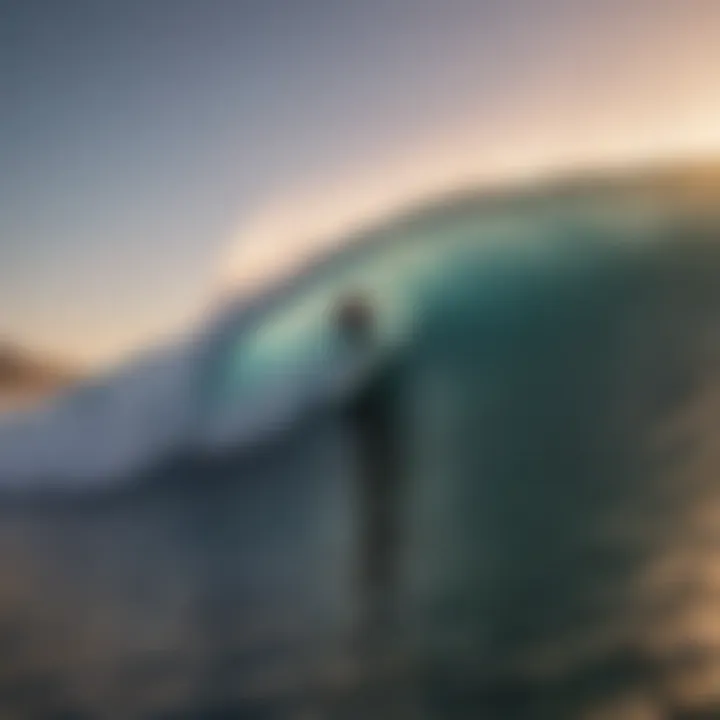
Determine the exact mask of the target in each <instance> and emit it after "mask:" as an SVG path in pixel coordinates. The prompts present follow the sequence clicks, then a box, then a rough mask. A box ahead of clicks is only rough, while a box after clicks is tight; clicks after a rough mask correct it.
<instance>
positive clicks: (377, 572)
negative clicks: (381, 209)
mask: <svg viewBox="0 0 720 720" xmlns="http://www.w3.org/2000/svg"><path fill="white" fill-rule="evenodd" d="M336 326H337V328H338V332H339V335H340V337H341V339H342V340H343V342H344V343H345V345H346V348H347V349H348V350H349V352H350V353H351V354H352V356H353V357H354V358H356V359H357V360H358V361H359V362H360V363H361V364H363V365H364V372H363V373H362V377H361V379H360V382H359V384H358V387H357V388H356V391H355V392H354V393H353V395H352V397H350V398H349V400H348V401H346V404H345V405H344V414H345V419H346V422H347V426H348V428H349V430H350V433H351V436H352V439H353V443H354V445H355V452H356V460H357V474H356V477H357V493H356V495H357V502H358V510H359V518H360V521H359V530H360V540H359V595H360V598H359V599H360V608H361V617H360V623H359V628H358V629H359V632H360V637H361V639H362V640H361V641H362V643H363V644H364V645H365V646H366V647H367V648H368V649H369V648H370V647H375V646H376V643H375V640H378V639H384V638H386V637H388V636H390V635H392V634H393V630H395V629H396V622H397V616H396V612H395V596H396V595H397V588H396V584H397V576H398V560H399V558H398V553H399V549H400V533H401V527H400V526H401V509H402V508H401V505H402V501H403V498H402V495H403V486H404V482H405V478H404V477H403V475H404V472H403V466H402V465H403V464H402V459H401V456H402V449H401V440H400V435H401V433H400V429H401V422H400V418H399V417H398V410H399V407H400V402H399V400H400V398H399V393H400V388H401V386H402V377H403V374H404V373H403V369H404V362H403V358H402V354H401V353H400V352H399V351H398V352H392V353H389V354H388V353H385V354H383V352H382V348H381V347H380V335H379V328H378V322H377V318H376V317H375V313H374V311H373V308H372V306H371V304H370V303H369V302H368V301H367V299H366V298H365V297H364V296H362V295H359V294H357V295H353V296H350V297H346V298H344V299H343V301H342V302H341V303H340V304H339V305H338V307H337V313H336Z"/></svg>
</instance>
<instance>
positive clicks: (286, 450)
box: [0, 181, 720, 720]
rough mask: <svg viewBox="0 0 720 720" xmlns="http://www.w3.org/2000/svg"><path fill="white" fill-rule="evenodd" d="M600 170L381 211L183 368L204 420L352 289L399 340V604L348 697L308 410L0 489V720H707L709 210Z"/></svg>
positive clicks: (271, 377)
mask: <svg viewBox="0 0 720 720" xmlns="http://www.w3.org/2000/svg"><path fill="white" fill-rule="evenodd" d="M620 185H621V186H622V187H621V188H620V189H618V186H617V185H610V186H609V189H608V188H607V187H604V186H603V187H604V189H603V187H594V188H593V187H590V188H589V189H586V190H584V191H583V192H582V193H579V192H578V191H573V192H570V191H568V190H565V191H564V194H563V193H558V192H555V193H546V194H544V195H543V194H542V193H539V194H538V193H535V194H529V195H527V196H524V197H521V198H518V197H515V196H513V197H511V198H510V199H505V200H502V201H500V200H497V201H494V202H490V203H488V202H486V201H483V202H480V201H478V202H477V203H476V204H473V203H472V202H468V201H464V202H458V203H455V204H449V205H446V206H443V207H442V208H440V209H436V210H434V211H433V212H431V213H427V214H424V215H421V216H418V217H417V218H414V219H413V218H410V219H408V220H406V221H404V222H398V223H396V224H392V223H391V224H389V225H388V226H386V227H385V228H383V229H380V230H378V231H377V233H376V234H375V235H373V236H370V237H368V238H367V239H366V240H365V242H364V244H359V245H357V246H356V247H351V248H348V250H347V251H345V252H343V253H341V254H340V255H338V256H337V258H335V259H333V260H331V261H329V262H328V263H326V264H321V265H319V266H318V267H316V268H315V269H314V270H312V271H310V272H309V273H308V274H307V275H305V276H303V277H302V278H300V279H298V280H297V281H296V282H295V283H293V284H292V285H291V286H288V287H286V288H283V289H281V291H279V292H278V293H277V294H276V295H273V294H272V293H270V294H268V296H267V298H265V299H263V303H262V308H263V310H262V312H260V313H259V314H258V315H257V318H256V319H255V320H252V319H251V320H250V321H248V320H247V319H243V320H242V322H239V323H238V326H237V332H229V333H228V334H227V337H224V338H223V342H222V343H220V344H218V353H219V354H218V357H217V358H216V362H213V363H209V364H208V366H207V367H210V368H212V370H213V373H214V374H213V375H212V376H211V377H204V378H203V380H204V382H203V383H201V384H200V385H199V386H200V387H202V389H203V391H204V390H205V389H206V388H210V389H211V391H212V401H213V402H212V403H210V410H211V411H212V412H218V413H222V412H225V411H226V410H228V409H230V410H232V409H233V408H234V407H235V406H237V405H242V403H243V402H245V401H247V400H248V399H253V401H254V402H262V399H263V398H264V397H265V394H266V393H268V392H272V391H274V389H275V388H276V387H277V386H278V383H279V382H280V383H285V382H286V383H287V386H286V387H288V388H290V387H291V386H292V385H293V383H295V382H296V381H297V380H298V379H299V381H300V382H302V383H304V382H306V380H307V378H309V377H310V376H322V375H323V373H324V372H325V371H326V370H327V369H328V368H330V367H332V366H333V364H334V363H336V362H339V361H341V358H339V356H337V355H335V354H334V353H335V350H336V348H335V345H334V343H333V333H332V326H331V323H330V322H329V318H330V310H331V309H332V307H333V304H334V303H335V301H336V300H337V298H338V296H342V295H343V294H344V293H346V292H348V291H350V290H356V289H357V288H361V289H363V290H365V291H366V292H367V293H368V296H369V297H372V298H373V299H374V300H375V301H376V302H377V304H378V308H379V310H380V317H381V319H382V321H383V326H382V327H383V334H382V337H383V343H384V344H385V346H386V347H387V348H388V350H389V351H392V347H393V344H394V343H396V342H404V343H406V344H407V345H408V347H409V348H410V355H409V357H410V358H411V362H410V364H409V366H408V377H407V388H406V394H405V397H406V405H405V407H404V408H403V412H404V415H403V417H404V418H405V420H404V423H403V437H404V443H405V444H404V449H405V452H406V457H407V461H408V464H409V467H410V469H411V472H410V474H409V482H408V487H407V493H406V499H405V503H404V508H405V514H404V517H403V533H402V539H403V543H402V564H401V570H400V573H399V577H398V586H397V597H396V601H397V602H398V604H399V606H400V607H401V610H402V613H401V616H402V622H401V623H400V625H399V626H398V627H397V628H395V632H394V633H392V636H391V637H388V638H387V641H388V643H387V646H386V650H387V657H384V658H380V659H381V660H385V661H388V663H387V665H382V666H380V664H379V665H378V668H376V670H377V673H378V675H379V676H380V677H379V678H376V680H375V682H374V683H373V684H372V687H370V688H367V687H363V686H362V684H361V682H360V678H361V677H362V676H363V675H364V674H367V668H358V667H357V665H356V664H355V663H354V661H355V655H354V645H353V639H354V638H353V631H354V623H355V618H356V616H357V611H358V607H357V603H358V593H357V567H356V557H357V556H356V548H357V540H358V538H357V531H358V522H357V521H358V518H357V504H356V503H355V501H354V497H353V487H354V486H353V472H354V470H353V456H352V442H351V438H349V437H347V433H346V432H345V431H344V430H345V429H344V428H343V426H342V424H341V422H340V421H339V419H338V415H337V413H336V412H335V409H333V408H332V407H328V408H327V409H326V412H325V413H324V414H320V415H318V416H316V417H315V418H314V419H313V420H312V422H311V421H310V419H309V418H300V419H299V420H298V421H297V422H296V423H295V424H294V425H293V426H292V427H290V428H287V429H286V431H285V432H284V433H283V434H281V435H277V436H275V437H273V438H272V441H271V442H268V443H266V444H264V445H257V446H253V447H250V448H247V447H246V448H244V449H242V450H241V451H240V450H238V451H237V452H235V453H233V452H230V453H229V454H228V455H226V456H222V457H221V456H217V457H186V458H184V459H183V460H182V461H181V460H179V459H178V460H176V461H174V462H173V463H170V464H168V465H167V466H165V467H163V468H158V469H157V470H156V472H154V473H153V474H152V475H151V476H148V477H144V478H134V479H132V480H134V482H128V483H127V484H126V485H125V486H122V487H118V486H115V487H114V488H113V489H112V491H108V492H107V493H100V494H93V495H88V496H82V495H80V496H75V497H73V498H59V497H54V498H38V497H35V498H33V499H27V500H23V498H17V497H15V498H12V499H8V500H6V501H5V502H4V503H3V506H2V521H1V522H0V573H2V577H3V578H5V580H4V581H3V582H2V583H0V638H1V639H2V644H1V645H0V654H1V655H0V710H1V712H0V714H2V716H3V717H8V718H11V717H143V718H145V717H149V718H171V717H172V718H205V717H207V718H210V717H226V718H227V717H238V718H302V717H308V716H309V717H327V718H350V717H362V718H365V717H370V716H372V715H378V716H382V717H409V718H428V717H429V718H443V719H444V718H479V717H482V718H497V719H498V720H501V719H502V720H505V719H506V718H508V719H513V718H517V719H527V720H534V719H535V718H549V719H553V720H554V719H555V718H559V719H560V720H562V719H563V718H568V719H571V720H574V719H575V718H577V719H578V720H597V718H613V720H615V719H620V720H623V719H624V718H627V719H628V720H642V719H644V718H678V719H680V718H687V717H707V718H712V717H719V716H720V695H719V690H720V680H719V678H720V650H719V648H720V644H719V643H720V577H719V575H718V571H717V566H718V563H719V561H720V550H719V548H720V484H719V483H718V477H719V472H718V470H719V468H720V454H719V452H720V451H719V450H718V449H717V448H718V443H717V434H718V430H719V428H720V338H719V337H718V334H717V333H718V328H720V323H719V322H718V321H719V320H720V285H719V284H718V282H717V280H718V277H719V276H720V253H719V250H718V245H717V243H716V239H717V235H716V228H720V223H717V224H715V220H714V218H713V216H712V213H710V212H709V211H707V207H706V206H707V204H708V203H709V204H710V205H711V206H713V207H714V205H713V204H712V202H710V201H709V200H708V199H707V197H706V196H703V197H704V199H703V201H702V203H704V204H702V203H701V204H694V202H693V203H690V202H689V201H688V198H687V197H686V196H685V195H684V194H683V193H682V192H681V191H680V190H679V189H678V188H677V187H676V186H673V189H672V192H671V191H669V190H663V191H662V192H661V191H660V189H657V188H655V189H652V192H651V190H650V189H648V184H647V181H645V184H644V185H643V184H641V190H642V192H641V191H640V190H637V189H636V190H634V191H633V192H631V191H630V190H629V189H628V185H627V184H625V185H623V184H622V183H620ZM653 187H654V186H653ZM668 195H669V197H670V200H673V202H670V200H668ZM718 195H719V196H720V193H718ZM693 198H694V196H693ZM691 199H692V198H691ZM681 200H682V202H681ZM188 452H189V451H188ZM390 661H392V662H390ZM63 713H65V714H64V715H63ZM73 713H74V714H73ZM693 713H694V714H693Z"/></svg>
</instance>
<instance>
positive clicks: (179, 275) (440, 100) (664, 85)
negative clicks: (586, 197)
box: [0, 0, 720, 365]
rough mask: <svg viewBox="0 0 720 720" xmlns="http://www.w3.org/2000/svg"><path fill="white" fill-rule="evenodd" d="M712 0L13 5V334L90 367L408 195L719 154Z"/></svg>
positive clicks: (6, 83)
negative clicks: (560, 172)
mask: <svg viewBox="0 0 720 720" xmlns="http://www.w3.org/2000/svg"><path fill="white" fill-rule="evenodd" d="M718 38H720V2H717V0H0V340H1V339H3V338H5V339H8V340H13V341H16V342H20V343H22V344H25V345H27V346H29V347H32V348H35V349H37V350H38V351H42V352H47V353H52V354H55V355H56V356H58V357H61V358H63V359H65V360H73V361H77V362H80V363H83V364H88V365H102V364H105V363H112V362H116V361H118V360H119V359H122V358H124V357H126V356H127V355H128V354H129V353H132V352H134V351H135V350H136V349H138V348H141V347H143V346H145V345H146V344H148V343H150V342H155V341H156V340H157V338H159V337H161V336H163V335H164V333H166V332H167V331H171V330H174V329H176V328H181V327H183V326H185V325H187V324H190V323H192V322H195V321H196V319H197V318H198V317H200V316H201V315H202V312H203V311H204V310H205V309H206V308H207V307H208V305H209V304H210V305H211V304H212V302H213V299H214V298H215V297H216V296H217V295H218V293H219V292H223V293H226V292H227V291H228V288H229V287H232V288H242V287H243V286H245V285H246V284H248V283H250V284H251V283H252V281H253V279H257V276H258V275H259V274H261V273H267V272H269V271H272V269H273V268H274V267H276V266H279V265H282V263H284V262H287V261H288V259H289V258H292V257H293V256H295V255H297V254H298V253H300V252H302V249H303V247H305V244H307V243H310V242H311V241H312V240H313V238H319V237H323V236H329V235H330V234H332V233H336V232H342V231H343V229H346V228H348V227H351V226H352V225H353V224H354V223H357V222H361V221H363V220H365V219H366V218H369V217H373V216H377V215H381V214H382V213H383V212H386V211H387V210H388V209H391V208H393V207H397V206H401V205H402V204H403V202H406V201H408V200H409V199H411V198H413V197H415V196H422V195H425V194H430V193H432V192H435V191H438V192H439V191H442V190H443V189H446V188H448V187H452V186H454V185H462V184H467V183H470V182H476V181H489V182H491V181H492V180H493V178H500V177H505V176H508V177H509V176H515V175H523V174H527V173H530V174H532V173H533V172H545V171H553V170H558V169H562V168H573V167H577V166H593V165H597V164H602V163H607V162H615V161H617V162H626V161H627V162H632V161H634V160H635V159H642V158H645V157H653V156H658V155H661V156H663V155H682V154H703V153H711V152H717V153H718V154H720V152H718V151H720V92H718V90H719V87H718V85H719V84H720V42H718Z"/></svg>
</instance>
